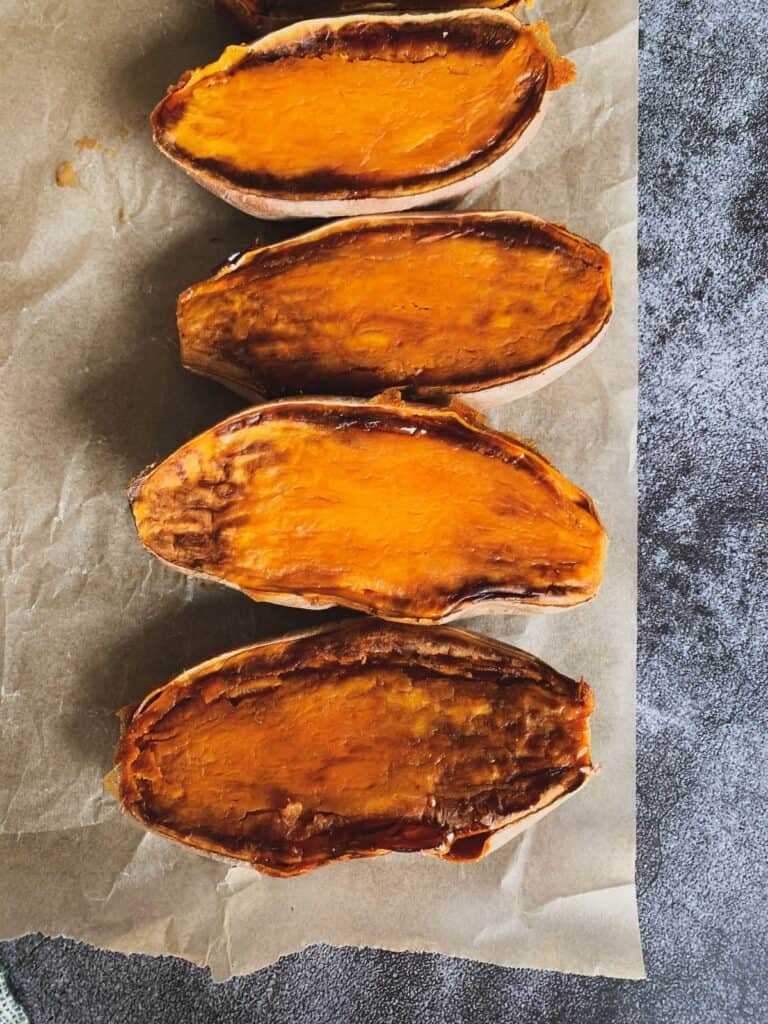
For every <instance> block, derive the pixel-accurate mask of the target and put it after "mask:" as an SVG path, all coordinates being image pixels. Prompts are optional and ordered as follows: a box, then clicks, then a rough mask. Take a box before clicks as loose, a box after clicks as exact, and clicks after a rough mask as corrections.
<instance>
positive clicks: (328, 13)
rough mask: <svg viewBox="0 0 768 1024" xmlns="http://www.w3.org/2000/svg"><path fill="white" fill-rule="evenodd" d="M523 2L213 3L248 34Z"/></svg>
mask: <svg viewBox="0 0 768 1024" xmlns="http://www.w3.org/2000/svg"><path fill="white" fill-rule="evenodd" d="M521 2H522V0H510V2H505V0H410V2H409V0H214V5H215V6H216V7H218V8H219V9H220V10H222V11H226V12H227V14H229V15H230V16H231V17H232V18H234V19H235V21H236V22H237V23H238V25H241V26H242V27H243V28H244V29H246V30H247V31H249V32H253V33H257V32H262V31H264V30H265V29H267V28H274V27H276V26H278V25H288V24H290V23H291V22H294V21H303V20H304V19H306V18H325V17H337V16H340V15H345V14H366V13H369V12H370V13H371V14H422V13H424V14H428V13H432V12H434V11H460V10H463V9H467V8H477V7H488V8H492V9H504V10H514V9H515V8H516V7H518V6H519V5H520V3H521Z"/></svg>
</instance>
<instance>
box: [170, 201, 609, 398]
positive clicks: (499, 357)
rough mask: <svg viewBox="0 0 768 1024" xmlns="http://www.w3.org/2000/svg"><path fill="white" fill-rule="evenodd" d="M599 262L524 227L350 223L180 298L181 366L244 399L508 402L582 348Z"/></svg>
mask: <svg viewBox="0 0 768 1024" xmlns="http://www.w3.org/2000/svg"><path fill="white" fill-rule="evenodd" d="M611 304H612V296H611V277H610V259H609V257H608V254H607V253H605V252H603V250H602V249H600V248H599V247H598V246H596V245H592V244H591V243H590V242H587V241H585V240H584V239H583V238H579V237H578V236H577V235H573V234H571V233H570V232H568V231H566V230H564V229H563V228H560V227H556V226H555V225H554V224H547V223H546V222H545V221H542V220H539V219H538V218H537V217H531V216H529V215H528V214H524V213H451V214H446V213H439V214H429V213H422V214H405V215H400V216H392V215H390V216H385V217H369V218H354V219H351V220H347V221H339V222H336V223H334V224H331V225H328V226H326V227H322V228H320V229H319V230H317V231H312V232H310V233H309V234H306V235H303V236H300V237H299V238H294V239H291V240H290V241H287V242H282V243H280V244H278V245H272V246H267V247H266V248H263V249H255V250H253V251H252V252H247V253H245V254H244V255H241V256H240V257H239V258H238V259H236V260H235V261H233V262H232V263H230V264H229V265H227V266H225V267H224V268H223V269H222V270H220V271H219V272H218V273H217V274H216V275H215V276H214V277H212V278H211V279H210V280H208V281H202V282H201V283H199V284H196V285H193V286H192V287H191V288H188V289H187V290H186V291H185V292H184V293H183V294H182V295H181V296H180V298H179V302H178V325H179V336H180V338H181V358H182V362H183V363H184V365H185V366H186V367H188V368H189V369H190V370H194V371H195V372H197V373H202V374H205V375H207V376H209V377H213V378H214V379H217V380H220V381H222V383H225V384H229V385H230V386H231V387H233V388H234V389H235V390H237V391H240V392H242V393H244V394H246V395H248V396H249V397H254V398H263V397H264V396H265V395H267V396H270V397H274V396H278V395H281V394H282V395H297V394H302V393H308V394H313V395H318V394H326V395H339V394H343V395H375V394H378V393H379V392H381V391H383V390H384V389H386V388H389V387H404V388H406V389H407V390H408V393H409V394H412V395H415V396H418V397H428V396H431V395H435V394H460V395H463V397H464V398H465V399H466V400H467V401H471V402H472V404H476V405H482V406H488V405H491V404H494V403H496V402H499V401H508V400H509V399H511V398H516V397H518V396H519V395H521V394H526V393H528V392H530V391H533V390H535V389H536V388H538V387H541V386H542V385H543V384H546V383H548V382H549V381H550V380H552V379H554V378H555V377H558V376H559V375H560V374H561V373H563V372H564V371H565V370H566V369H568V368H569V367H570V366H572V365H573V364H574V363H575V362H577V361H578V360H579V359H581V358H583V357H584V356H585V355H586V354H587V352H588V351H590V350H591V348H592V347H593V345H594V343H595V342H596V339H597V335H598V334H599V333H600V331H601V329H602V327H603V326H604V325H605V323H606V322H607V321H608V319H609V317H610V315H611Z"/></svg>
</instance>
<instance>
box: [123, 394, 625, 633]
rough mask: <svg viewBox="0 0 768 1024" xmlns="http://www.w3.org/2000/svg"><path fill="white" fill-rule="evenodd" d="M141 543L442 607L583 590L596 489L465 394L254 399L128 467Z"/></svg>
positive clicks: (406, 607)
mask: <svg viewBox="0 0 768 1024" xmlns="http://www.w3.org/2000/svg"><path fill="white" fill-rule="evenodd" d="M129 497H130V501H131V505H132V509H133V515H134V519H135V522H136V528H137V530H138V533H139V537H140V539H141V541H142V543H143V544H144V545H145V546H146V547H147V548H148V549H149V550H150V551H151V552H152V553H153V554H155V555H157V556H158V557H159V558H162V559H163V560H164V561H165V562H167V563H169V564H170V565H172V566H174V567H175V568H178V569H181V570H182V571H184V572H188V573H192V574H194V575H198V576H203V577H206V578H209V579H218V580H221V581H222V582H225V583H228V584H230V585H231V586H234V587H237V588H239V589H240V590H242V591H244V592H245V593H246V594H248V595H250V596H251V597H253V598H255V599H256V600H261V601H275V602H277V603H279V604H289V605H293V606H298V607H310V608H312V607H314V608H320V607H328V606H330V605H345V606H347V607H349V608H356V609H359V610H362V611H366V612H369V613H371V614H374V615H378V616H380V617H382V618H386V619H394V620H399V621H407V622H420V621H423V622H440V621H446V620H447V619H450V618H456V617H459V616H461V615H468V614H473V613H474V614H476V613H478V612H480V611H505V610H509V611H519V612H527V611H536V610H542V611H544V610H548V609H554V608H567V607H569V606H571V605H576V604H580V603H581V602H583V601H587V600H589V598H591V597H593V596H594V594H595V592H596V591H597V588H598V586H599V584H600V580H601V576H602V571H603V561H604V557H605V548H606V537H605V533H604V531H603V528H602V526H601V524H600V520H599V519H598V517H597V513H596V512H595V508H594V505H593V504H592V501H591V500H590V499H589V498H588V497H587V496H586V495H585V494H584V493H583V492H582V491H580V490H579V489H578V487H575V486H574V485H573V484H572V483H570V481H568V480H566V478H565V477H563V476H562V475H561V474H560V473H558V472H557V470H556V469H554V468H553V467H552V466H551V465H550V464H549V463H548V462H547V461H546V460H545V459H544V458H542V456H541V455H538V454H537V453H536V452H535V451H534V450H533V449H532V448H531V447H529V446H528V445H527V444H524V443H523V442H522V441H519V440H517V439H516V438H514V437H512V436H510V435H508V434H501V433H498V432H496V431H494V430H491V429H490V428H489V427H488V426H486V425H485V424H484V423H483V422H482V421H481V420H479V418H478V417H477V416H476V415H475V416H473V415H472V413H471V412H470V410H469V409H467V408H466V407H464V406H460V405H456V404H455V405H453V406H452V407H449V408H439V407H436V406H433V405H416V404H409V403H405V402H402V401H401V400H400V399H399V396H397V395H395V396H386V395H384V396H379V397H378V398H377V399H375V400H373V401H371V402H364V401H360V400H357V401H356V400H354V399H339V398H329V399H304V400H301V399H297V400H288V401H282V402H273V403H270V404H267V405H262V406H257V407H256V408H253V409H248V410H246V411H244V412H242V413H238V414H237V415H235V416H232V417H230V418H229V419H227V420H224V422H222V423H220V424H219V425H218V426H216V427H213V429H211V430H208V431H206V433H204V434H201V435H200V436H199V437H196V438H195V439H194V440H193V441H190V442H189V443H188V444H186V445H184V446H183V447H182V448H180V449H179V450H178V451H177V452H176V453H175V454H174V455H172V456H171V457H170V458H168V459H166V460H165V462H162V463H161V464H160V465H158V466H156V467H150V468H149V469H147V470H145V472H144V473H142V475H141V476H140V477H139V478H138V479H137V480H135V481H134V483H133V484H132V485H131V487H130V489H129Z"/></svg>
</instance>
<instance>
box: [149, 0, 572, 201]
mask: <svg viewBox="0 0 768 1024" xmlns="http://www.w3.org/2000/svg"><path fill="white" fill-rule="evenodd" d="M542 25H543V23H542ZM422 51H423V53H422ZM374 54H375V57H376V59H375V60H372V59H370V58H371V56H372V55H374ZM431 57H435V58H436V59H435V60H432V59H429V58H431ZM334 61H336V64H334V63H333V62H334ZM452 62H453V63H456V64H457V67H456V68H453V67H452ZM463 64H466V65H467V66H466V67H465V68H464V70H463V72H461V73H460V71H461V69H460V68H459V66H458V65H462V66H463ZM564 68H567V70H566V71H564V70H563V69H564ZM446 75H447V76H448V77H447V78H445V81H444V82H443V84H442V85H441V84H440V83H441V82H442V80H443V77H444V76H446ZM569 77H572V72H571V65H570V64H569V63H568V62H564V61H563V60H562V59H561V58H559V57H557V55H556V54H555V52H554V50H553V49H552V45H551V41H550V40H549V37H548V35H547V32H546V30H545V28H543V27H541V26H533V27H527V26H523V25H521V24H520V23H519V22H517V21H516V19H514V18H513V17H511V16H510V15H508V14H505V13H504V12H501V11H494V10H471V11H464V12H452V13H448V14H437V15H423V16H410V15H406V16H401V17H385V16H371V15H360V16H351V17H347V18H332V19H317V20H314V21H311V22H301V23H299V24H297V25H291V26H288V27H287V28H284V29H280V30H279V31H277V32H273V33H271V34H270V35H268V36H266V37H264V38H263V39H261V40H258V41H257V42H254V43H252V44H250V45H249V46H241V47H229V48H228V49H227V50H226V51H225V53H224V54H223V55H222V57H221V58H220V59H219V60H218V61H216V62H214V63H213V64H211V65H208V67H206V68H201V69H198V70H196V71H194V72H191V73H188V74H187V75H185V76H184V77H183V78H182V79H181V80H180V81H179V83H178V84H177V85H176V86H175V87H173V88H171V89H170V90H169V93H168V95H167V96H166V98H165V99H164V100H162V101H161V102H160V103H159V104H158V106H157V107H156V108H155V110H154V111H153V114H152V124H153V129H154V138H155V142H156V144H157V145H158V147H159V148H160V149H161V150H162V151H163V152H164V153H165V155H166V156H168V157H169V158H170V159H171V160H173V161H174V162H176V163H177V164H178V165H179V166H180V167H182V169H183V170H185V171H186V172H187V173H188V174H190V175H191V176H192V177H193V178H194V179H195V180H196V181H198V182H199V183H200V184H201V185H203V186H204V187H206V188H208V189H210V190H211V191H213V192H214V193H215V194H217V195H219V196H220V197H221V198H222V199H224V200H225V201H227V202H229V203H231V204H232V205H234V206H237V207H238V208H239V209H242V210H244V211H245V212H247V213H251V214H253V215H254V216H259V217H266V218H273V219H275V218H283V217H337V216H347V215H351V214H367V213H386V212H393V211H397V210H403V209H410V208H414V207H417V206H425V205H430V204H433V203H438V202H443V201H448V200H450V199H455V198H458V197H460V196H462V195H464V194H466V193H467V192H468V191H469V190H470V189H471V188H474V187H476V186H477V185H480V184H482V183H484V182H486V181H489V180H492V179H493V178H494V177H495V176H496V175H497V174H500V173H501V172H502V171H503V169H504V168H505V167H506V166H507V165H508V163H509V162H510V160H511V159H512V158H513V156H514V155H516V154H517V153H518V152H519V151H520V150H521V149H522V147H523V146H524V145H525V144H527V142H528V141H529V140H530V138H531V137H532V136H533V134H534V132H535V130H536V129H537V127H538V124H539V121H540V118H541V116H542V114H543V112H544V108H545V100H546V90H547V89H552V88H557V87H559V85H561V84H564V83H566V82H567V81H568V80H569ZM379 78H382V81H379ZM411 79H413V80H411ZM486 80H487V81H486ZM366 90H367V92H368V93H370V98H369V99H364V98H363V97H364V96H365V94H366ZM462 90H463V91H462ZM484 90H486V91H487V92H488V95H487V96H485V92H484ZM464 91H466V92H467V96H466V97H464ZM294 93H295V94H296V95H295V96H294ZM349 96H356V97H360V99H359V101H358V102H357V106H355V105H353V106H350V105H349V103H348V102H347V100H346V99H345V100H344V104H343V109H342V108H341V107H339V108H338V109H337V107H338V105H339V103H340V97H349ZM308 97H310V98H311V99H308ZM484 97H485V98H484ZM417 98H418V99H417ZM308 103H309V104H310V106H311V109H307V104H308ZM377 105H378V107H381V109H380V110H379V109H378V108H377ZM467 111H471V112H472V117H471V118H470V119H469V120H467V113H466V112H467ZM233 112H234V113H233ZM246 114H247V116H246ZM307 124H311V125H312V133H311V137H310V134H308V133H307V130H306V126H307ZM382 126H384V127H383V128H382ZM459 127H461V131H459V130H458V128H459ZM418 140H421V141H418Z"/></svg>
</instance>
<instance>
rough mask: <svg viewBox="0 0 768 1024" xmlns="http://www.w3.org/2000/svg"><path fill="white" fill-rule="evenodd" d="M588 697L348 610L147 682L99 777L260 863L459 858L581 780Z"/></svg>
mask: <svg viewBox="0 0 768 1024" xmlns="http://www.w3.org/2000/svg"><path fill="white" fill-rule="evenodd" d="M592 706H593V701H592V693H591V691H590V688H589V686H587V684H586V683H585V682H574V680H572V679H567V678H566V677H565V676H562V675H560V674H559V673H558V672H555V671H554V669H551V668H549V667H548V666H547V665H545V664H544V663H543V662H541V661H539V660H538V659H537V658H534V657H532V656H531V655H530V654H526V653H525V652H523V651H519V650H516V649H515V648H514V647H508V646H506V645H504V644H500V643H496V642H493V641H490V640H486V639H484V638H482V637H479V636H476V635H474V634H472V633H466V632H463V631H459V630H455V629H445V628H442V629H430V628H425V627H416V626H404V625H394V624H391V623H381V622H376V621H371V620H362V621H359V620H358V621H355V622H352V623H349V624H346V625H343V626H341V627H339V626H334V627H331V628H325V629H321V630H319V631H315V632H312V633H305V634H302V635H298V636H294V637H289V638H287V639H283V640H276V641H272V642H269V643H263V644H258V645H256V646H254V647H245V648H243V649H242V650H239V651H234V652H232V653H230V654H225V655H222V656H221V657H219V658H213V659H212V660H211V661H207V662H205V663H204V664H203V665H199V666H198V667H197V668H194V669H192V670H191V671H189V672H185V673H184V674H183V675H181V676H179V677H178V678H176V679H174V680H172V681H171V682H170V683H168V684H167V685H166V686H163V687H161V688H160V689H159V690H155V692H154V693H151V694H150V695H149V696H148V697H147V698H146V699H145V700H144V701H143V702H142V703H141V704H140V705H139V706H138V708H136V709H135V710H134V711H132V712H130V711H128V712H126V717H127V718H128V721H127V725H126V728H125V732H124V734H123V737H122V741H121V743H120V746H119V749H118V751H117V756H116V759H115V764H116V768H117V771H116V773H115V776H116V777H115V776H113V777H112V779H111V780H110V781H109V783H108V784H109V785H110V786H111V788H113V790H114V789H115V787H116V788H117V793H118V795H119V798H120V800H121V801H122V803H123V805H124V807H125V808H126V810H128V811H129V812H130V813H131V814H133V815H134V816H135V817H136V818H138V819H139V821H141V822H142V823H143V824H144V825H146V826H147V827H148V828H151V829H153V830H155V831H157V832H160V833H162V834H163V835H165V836H168V837H169V838H171V839H175V840H178V841H179V842H182V843H185V844H187V845H189V846H192V847H195V848H196V849H198V850H201V851H203V852H205V853H209V854H213V855H218V856H223V857H226V858H233V859H235V860H238V861H246V862H248V863H250V864H251V865H252V866H253V867H255V868H257V869H258V870H260V871H265V872H267V873H268V874H272V875H283V876H288V875H298V874H301V873H303V872H305V871H309V870H311V869H312V868H316V867H320V866H321V865H323V864H328V863H330V862H331V861H334V860H342V859H346V858H349V857H370V856H374V855H376V854H381V853H389V852H390V851H395V850H396V851H401V852H412V851H421V852H424V853H432V854H435V855H437V856H438V857H443V858H445V859H446V860H461V861H472V860H478V859H479V858H480V857H482V856H483V855H484V854H485V853H487V852H488V850H489V848H490V847H491V845H492V844H493V843H494V840H495V841H496V842H498V841H499V840H500V839H502V838H504V839H506V838H508V837H509V836H511V835H512V834H514V833H515V832H517V831H520V830H521V829H522V828H526V827H527V826H528V825H529V824H532V823H533V822H534V821H535V820H537V819H538V818H539V817H540V816H541V814H542V813H544V812H546V811H548V810H550V809H551V808H552V807H553V806H554V805H555V804H556V803H558V802H559V801H560V800H562V799H563V798H564V797H566V796H568V795H570V794H571V793H573V792H575V791H576V790H577V789H578V788H579V787H580V786H581V785H582V784H583V783H584V782H585V781H586V779H587V778H588V777H589V775H590V772H591V771H592V763H591V760H590V748H589V715H590V713H591V711H592Z"/></svg>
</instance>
